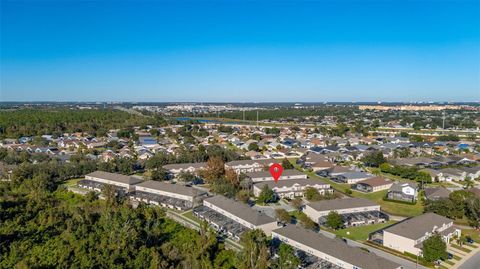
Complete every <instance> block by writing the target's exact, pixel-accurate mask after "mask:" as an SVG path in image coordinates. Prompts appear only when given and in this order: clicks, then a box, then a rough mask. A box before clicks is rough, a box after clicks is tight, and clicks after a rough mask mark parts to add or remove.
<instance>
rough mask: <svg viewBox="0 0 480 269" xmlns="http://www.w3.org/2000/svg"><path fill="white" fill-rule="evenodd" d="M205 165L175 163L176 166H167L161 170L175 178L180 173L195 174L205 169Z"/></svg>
mask: <svg viewBox="0 0 480 269" xmlns="http://www.w3.org/2000/svg"><path fill="white" fill-rule="evenodd" d="M206 165H207V163H205V162H203V163H176V164H167V165H164V166H163V168H164V169H165V170H167V171H168V173H169V174H170V175H171V176H173V177H176V176H178V175H179V174H180V173H182V172H183V173H191V174H197V173H198V172H199V171H200V170H202V169H205V167H206Z"/></svg>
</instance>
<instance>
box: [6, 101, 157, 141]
mask: <svg viewBox="0 0 480 269" xmlns="http://www.w3.org/2000/svg"><path fill="white" fill-rule="evenodd" d="M163 123H164V120H163V119H162V118H160V117H158V116H157V117H145V116H139V115H133V114H129V113H127V112H124V111H119V110H114V109H92V110H79V109H75V110H73V109H66V108H55V109H53V108H51V109H18V110H8V111H0V138H2V137H9V138H18V137H21V136H38V135H44V134H52V135H60V134H63V133H65V132H69V133H72V132H85V133H89V134H91V135H94V136H104V135H105V134H106V132H107V131H108V130H109V129H117V128H128V127H133V126H142V125H146V124H155V125H159V124H163Z"/></svg>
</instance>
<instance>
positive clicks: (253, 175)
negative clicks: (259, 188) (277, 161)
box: [246, 169, 306, 178]
mask: <svg viewBox="0 0 480 269" xmlns="http://www.w3.org/2000/svg"><path fill="white" fill-rule="evenodd" d="M246 175H247V177H250V178H257V177H271V178H273V177H272V175H271V174H270V171H259V172H251V173H246ZM283 176H306V175H305V174H304V173H302V172H300V171H298V170H295V169H287V170H283V172H282V177H283Z"/></svg>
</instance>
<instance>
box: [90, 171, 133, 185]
mask: <svg viewBox="0 0 480 269" xmlns="http://www.w3.org/2000/svg"><path fill="white" fill-rule="evenodd" d="M87 176H91V177H97V178H101V179H106V180H111V181H116V182H119V183H123V184H130V185H132V184H137V183H140V182H142V180H141V179H140V178H137V177H133V176H125V175H122V174H114V173H109V172H104V171H95V172H92V173H90V174H87Z"/></svg>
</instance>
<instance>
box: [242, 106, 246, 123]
mask: <svg viewBox="0 0 480 269" xmlns="http://www.w3.org/2000/svg"><path fill="white" fill-rule="evenodd" d="M242 112H243V121H245V108H243V109H242Z"/></svg>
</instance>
